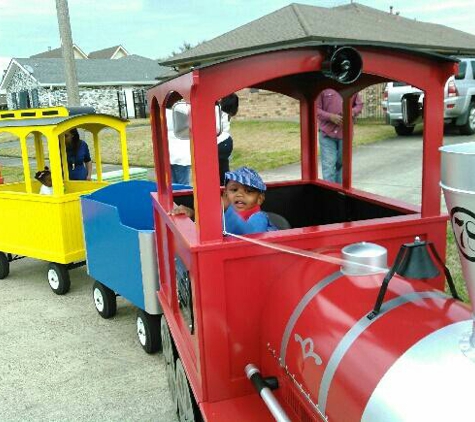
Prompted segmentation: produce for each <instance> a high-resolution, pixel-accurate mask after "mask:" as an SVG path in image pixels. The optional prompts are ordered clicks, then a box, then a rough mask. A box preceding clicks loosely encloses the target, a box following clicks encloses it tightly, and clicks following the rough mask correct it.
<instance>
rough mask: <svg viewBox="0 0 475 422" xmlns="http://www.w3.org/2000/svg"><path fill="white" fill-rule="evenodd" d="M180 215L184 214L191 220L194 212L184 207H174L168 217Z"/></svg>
mask: <svg viewBox="0 0 475 422" xmlns="http://www.w3.org/2000/svg"><path fill="white" fill-rule="evenodd" d="M180 214H185V215H186V216H187V217H189V218H193V217H194V216H195V212H194V211H193V210H192V209H191V208H188V207H185V206H184V205H178V207H175V208H173V209H172V210H171V211H170V215H180Z"/></svg>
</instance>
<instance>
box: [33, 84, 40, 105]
mask: <svg viewBox="0 0 475 422" xmlns="http://www.w3.org/2000/svg"><path fill="white" fill-rule="evenodd" d="M31 106H32V107H33V108H38V107H39V106H40V98H39V96H38V90H37V89H36V88H34V89H32V90H31Z"/></svg>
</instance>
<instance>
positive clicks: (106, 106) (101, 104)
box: [7, 70, 149, 116]
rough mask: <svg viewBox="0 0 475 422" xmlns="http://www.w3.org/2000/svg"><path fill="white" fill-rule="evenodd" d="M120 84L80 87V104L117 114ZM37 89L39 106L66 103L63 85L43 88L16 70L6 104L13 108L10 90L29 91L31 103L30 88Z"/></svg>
mask: <svg viewBox="0 0 475 422" xmlns="http://www.w3.org/2000/svg"><path fill="white" fill-rule="evenodd" d="M122 88H123V87H122V86H112V85H111V86H100V87H80V89H79V98H80V101H81V105H83V106H89V107H94V108H95V110H96V112H97V113H106V114H111V115H114V116H119V105H118V101H117V91H121V90H122ZM127 88H132V89H137V90H139V89H145V90H146V89H148V88H149V87H148V86H130V87H129V86H128V87H127ZM32 89H37V90H38V99H39V107H50V106H52V107H54V106H66V105H67V92H66V88H65V87H52V88H51V89H50V88H45V87H43V86H39V85H38V84H37V83H36V81H35V80H34V79H32V78H30V77H28V76H27V75H26V74H25V73H24V72H22V71H20V70H17V71H16V72H15V74H14V75H13V78H12V82H11V84H10V86H9V87H8V89H7V105H8V108H9V109H13V108H14V107H13V102H12V95H11V94H12V92H16V93H17V96H18V93H19V92H20V91H24V90H27V91H29V92H30V103H31V104H32V98H31V90H32Z"/></svg>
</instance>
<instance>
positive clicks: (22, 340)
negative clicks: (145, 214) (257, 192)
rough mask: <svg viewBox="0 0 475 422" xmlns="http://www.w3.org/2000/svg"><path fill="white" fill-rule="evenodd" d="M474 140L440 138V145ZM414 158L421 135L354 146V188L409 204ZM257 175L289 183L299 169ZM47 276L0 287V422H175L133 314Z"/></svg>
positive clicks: (415, 175)
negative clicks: (111, 313)
mask: <svg viewBox="0 0 475 422" xmlns="http://www.w3.org/2000/svg"><path fill="white" fill-rule="evenodd" d="M474 140H475V137H465V136H464V137H461V136H454V135H451V134H450V133H448V134H447V135H446V137H445V143H446V144H447V143H455V142H469V141H474ZM421 154H422V142H421V137H420V135H414V136H410V137H404V138H394V139H390V140H386V141H384V142H380V143H377V144H372V145H368V146H363V147H360V148H358V149H356V150H355V152H354V166H353V171H354V173H353V174H354V175H353V177H354V184H355V186H356V187H359V188H362V189H367V190H369V191H371V192H374V193H379V194H385V195H387V196H390V197H394V198H398V199H403V200H406V201H408V202H413V203H416V204H417V203H418V202H419V201H420V185H421ZM2 164H4V161H3V158H2ZM263 176H264V177H265V179H266V180H282V179H289V178H295V177H298V176H299V170H298V167H297V166H295V165H291V166H286V167H283V168H280V169H278V170H273V171H268V172H263ZM46 270H47V264H45V263H44V262H40V261H35V260H31V259H23V260H20V261H16V262H13V263H12V264H11V273H10V276H9V277H8V278H6V279H5V280H0V421H2V422H4V421H95V422H97V421H163V422H169V421H170V422H172V421H175V420H176V418H175V413H174V410H173V409H172V403H171V400H170V397H169V394H168V388H167V381H166V376H165V371H164V360H163V357H162V356H161V355H147V354H146V353H145V352H144V351H143V350H142V348H141V347H140V345H139V343H138V340H137V338H136V334H135V313H136V310H135V308H134V307H133V306H132V305H130V304H128V303H127V302H126V301H125V300H123V299H120V298H119V300H118V312H117V315H116V317H114V318H113V319H111V320H104V319H102V318H101V317H99V315H98V314H97V312H96V310H95V308H94V304H93V301H92V292H91V290H92V280H91V279H90V278H89V277H88V276H87V274H86V268H85V267H82V268H78V269H76V270H73V271H72V272H71V279H72V286H71V291H70V293H68V294H67V295H65V296H57V295H55V294H54V293H53V292H52V291H51V290H50V288H49V285H48V284H47V281H46Z"/></svg>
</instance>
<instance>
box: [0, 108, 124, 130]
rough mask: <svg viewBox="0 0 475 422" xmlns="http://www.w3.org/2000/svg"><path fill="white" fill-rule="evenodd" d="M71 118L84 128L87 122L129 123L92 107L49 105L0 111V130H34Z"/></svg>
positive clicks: (95, 123)
mask: <svg viewBox="0 0 475 422" xmlns="http://www.w3.org/2000/svg"><path fill="white" fill-rule="evenodd" d="M86 117H87V118H86ZM72 119H77V120H79V121H80V125H81V127H84V128H86V129H87V126H88V124H92V125H103V126H114V125H118V126H122V125H126V124H127V123H129V121H128V120H126V119H121V118H119V117H116V116H112V115H109V114H99V113H97V114H96V113H95V111H94V109H93V108H92V107H71V108H67V107H50V108H38V109H25V110H8V111H3V112H0V131H2V130H8V129H9V130H11V129H14V128H26V127H30V128H31V130H34V129H33V128H34V127H36V126H57V125H60V124H61V123H63V122H66V121H70V120H72ZM78 123H79V122H78Z"/></svg>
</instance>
